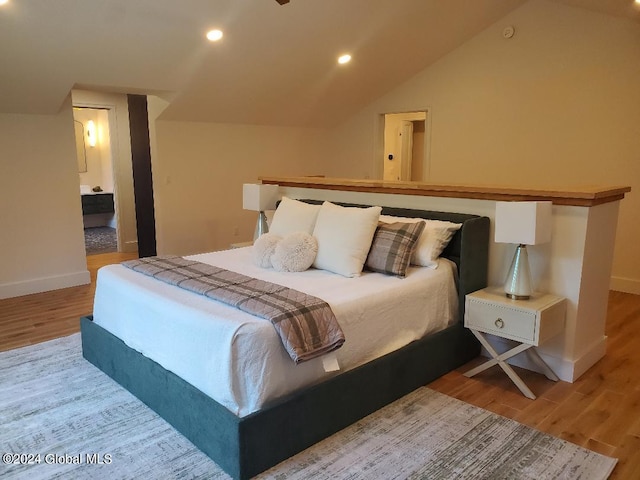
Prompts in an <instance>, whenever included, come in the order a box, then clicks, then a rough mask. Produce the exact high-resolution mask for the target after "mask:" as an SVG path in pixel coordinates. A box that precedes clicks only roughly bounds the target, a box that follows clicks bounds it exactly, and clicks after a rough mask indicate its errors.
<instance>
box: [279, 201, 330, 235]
mask: <svg viewBox="0 0 640 480" xmlns="http://www.w3.org/2000/svg"><path fill="white" fill-rule="evenodd" d="M319 211H320V205H311V204H309V203H305V202H300V201H298V200H293V199H291V198H287V197H282V201H281V202H280V204H279V205H278V208H277V209H276V211H275V213H274V214H273V219H272V220H271V226H270V227H269V232H271V233H275V234H276V235H280V236H283V237H284V236H285V235H289V234H290V233H294V232H307V233H308V234H312V233H313V227H314V226H315V224H316V217H317V216H318V212H319Z"/></svg>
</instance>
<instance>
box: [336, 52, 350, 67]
mask: <svg viewBox="0 0 640 480" xmlns="http://www.w3.org/2000/svg"><path fill="white" fill-rule="evenodd" d="M350 61H351V55H349V54H348V53H345V54H344V55H340V56H339V57H338V63H340V64H342V65H344V64H345V63H349V62H350Z"/></svg>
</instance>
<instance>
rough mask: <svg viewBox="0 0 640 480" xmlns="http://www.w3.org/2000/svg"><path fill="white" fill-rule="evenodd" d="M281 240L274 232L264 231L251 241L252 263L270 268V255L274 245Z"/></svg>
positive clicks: (274, 248)
mask: <svg viewBox="0 0 640 480" xmlns="http://www.w3.org/2000/svg"><path fill="white" fill-rule="evenodd" d="M280 240H282V237H281V236H280V235H276V234H275V233H264V234H262V235H260V236H259V237H258V238H257V239H256V241H255V242H254V243H253V251H252V252H251V253H252V254H253V263H255V264H256V265H257V266H259V267H262V268H271V257H272V256H273V253H274V252H275V250H276V245H277V244H278V242H280Z"/></svg>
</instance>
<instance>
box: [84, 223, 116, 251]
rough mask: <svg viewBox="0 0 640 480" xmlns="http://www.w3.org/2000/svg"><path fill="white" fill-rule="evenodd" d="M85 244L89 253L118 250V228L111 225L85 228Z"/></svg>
mask: <svg viewBox="0 0 640 480" xmlns="http://www.w3.org/2000/svg"><path fill="white" fill-rule="evenodd" d="M84 245H85V249H86V253H87V255H96V254H98V253H111V252H117V251H118V239H117V238H116V229H115V228H111V227H91V228H85V229H84Z"/></svg>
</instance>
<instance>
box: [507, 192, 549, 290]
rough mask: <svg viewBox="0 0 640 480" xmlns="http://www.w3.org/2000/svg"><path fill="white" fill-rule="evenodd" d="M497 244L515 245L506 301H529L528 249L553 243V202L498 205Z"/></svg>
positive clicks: (508, 277) (529, 272)
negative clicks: (531, 246) (530, 246)
mask: <svg viewBox="0 0 640 480" xmlns="http://www.w3.org/2000/svg"><path fill="white" fill-rule="evenodd" d="M495 241H496V242H497V243H515V244H516V245H518V247H517V248H516V252H515V255H514V257H513V261H512V262H511V268H510V269H509V273H508V274H507V278H506V280H505V284H504V292H505V294H506V295H507V297H509V298H512V299H514V300H526V299H528V298H530V296H531V294H532V293H533V288H532V285H531V270H530V269H529V256H528V254H527V245H539V244H541V243H546V242H549V241H551V202H496V216H495Z"/></svg>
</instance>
